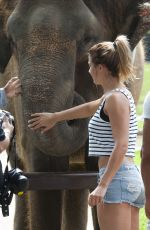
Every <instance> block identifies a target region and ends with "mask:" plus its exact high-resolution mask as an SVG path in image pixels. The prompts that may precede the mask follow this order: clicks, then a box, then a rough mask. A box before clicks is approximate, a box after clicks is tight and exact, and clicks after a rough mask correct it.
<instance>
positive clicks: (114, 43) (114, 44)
mask: <svg viewBox="0 0 150 230" xmlns="http://www.w3.org/2000/svg"><path fill="white" fill-rule="evenodd" d="M113 46H114V48H115V49H116V48H117V44H116V42H115V41H114V42H113Z"/></svg>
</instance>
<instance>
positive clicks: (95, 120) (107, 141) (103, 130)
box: [89, 89, 137, 157]
mask: <svg viewBox="0 0 150 230" xmlns="http://www.w3.org/2000/svg"><path fill="white" fill-rule="evenodd" d="M113 91H119V92H121V93H123V94H124V95H125V96H126V97H127V98H128V100H129V103H130V125H129V142H128V151H127V153H126V156H130V157H134V155H135V146H136V137H137V119H136V110H135V104H134V99H133V97H132V95H131V93H130V92H129V91H128V90H127V89H115V90H113ZM103 103H104V101H103V102H102V104H101V105H100V106H99V108H98V110H97V111H96V113H95V114H94V115H93V117H92V118H91V120H90V122H89V156H102V155H106V156H110V155H111V153H112V150H113V148H114V146H115V142H114V138H113V136H112V129H111V125H110V123H109V122H107V121H104V120H103V119H102V118H101V117H100V110H101V108H102V105H103Z"/></svg>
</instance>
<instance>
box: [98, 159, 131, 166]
mask: <svg viewBox="0 0 150 230" xmlns="http://www.w3.org/2000/svg"><path fill="white" fill-rule="evenodd" d="M109 157H110V156H100V157H99V159H98V167H99V168H102V167H105V166H106V165H107V164H108V161H109ZM122 163H123V164H133V163H134V159H133V157H127V156H125V157H124V159H123V162H122Z"/></svg>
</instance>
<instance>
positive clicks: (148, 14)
mask: <svg viewBox="0 0 150 230" xmlns="http://www.w3.org/2000/svg"><path fill="white" fill-rule="evenodd" d="M138 9H139V10H138V16H137V22H136V25H134V26H135V27H134V30H133V32H132V34H130V35H129V36H128V37H129V39H130V44H131V48H132V49H134V48H135V46H136V45H137V43H138V42H139V41H140V40H141V39H142V37H143V36H144V35H145V34H146V33H147V31H148V30H150V2H145V3H143V4H140V5H139V7H138Z"/></svg>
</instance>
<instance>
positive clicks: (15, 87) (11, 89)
mask: <svg viewBox="0 0 150 230" xmlns="http://www.w3.org/2000/svg"><path fill="white" fill-rule="evenodd" d="M4 91H5V94H6V96H7V98H13V97H15V96H18V95H19V94H20V93H21V83H20V79H19V78H18V77H13V78H11V79H10V80H9V81H8V82H7V84H6V85H5V86H4Z"/></svg>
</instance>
